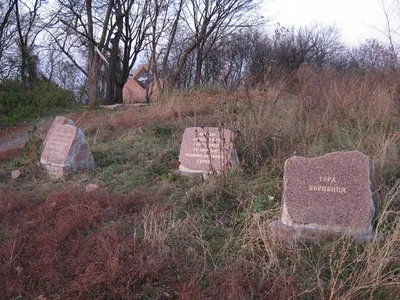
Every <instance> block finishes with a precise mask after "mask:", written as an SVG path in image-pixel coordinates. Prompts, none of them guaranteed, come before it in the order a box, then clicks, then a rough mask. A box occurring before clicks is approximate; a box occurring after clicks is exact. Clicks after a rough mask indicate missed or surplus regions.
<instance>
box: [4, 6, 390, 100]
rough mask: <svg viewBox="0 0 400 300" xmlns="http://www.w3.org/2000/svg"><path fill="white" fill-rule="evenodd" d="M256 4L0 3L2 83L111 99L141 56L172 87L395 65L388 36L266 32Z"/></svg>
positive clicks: (320, 30)
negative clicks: (43, 84)
mask: <svg viewBox="0 0 400 300" xmlns="http://www.w3.org/2000/svg"><path fill="white" fill-rule="evenodd" d="M267 9H268V8H267ZM259 10H260V3H259V2H258V1H257V0H256V1H253V0H166V1H158V0H107V1H106V0H87V1H75V0H55V1H50V2H49V1H44V0H34V1H30V2H29V3H25V2H22V1H21V0H8V1H6V2H5V3H3V4H1V5H0V80H2V81H4V80H5V79H12V80H17V81H18V82H20V83H21V86H23V88H24V89H27V90H31V89H33V88H34V87H35V85H36V84H37V83H38V82H40V81H47V82H54V83H56V84H57V85H58V86H59V87H60V88H62V89H69V90H72V91H73V92H74V94H75V95H76V96H77V98H78V100H79V101H82V102H92V103H94V102H99V103H103V104H112V103H116V102H121V101H122V88H123V85H124V83H125V82H126V81H127V79H128V77H129V74H131V73H132V71H133V68H134V66H137V65H138V64H141V63H147V64H148V65H149V68H150V70H151V73H152V74H153V76H154V77H156V78H162V79H163V80H164V82H166V83H167V84H168V86H169V87H173V88H180V89H192V88H198V87H201V86H213V87H218V88H223V89H228V90H230V89H235V88H239V87H246V88H247V87H251V86H257V85H263V84H265V83H266V82H268V81H269V80H271V79H274V78H277V77H279V76H282V75H285V74H288V71H293V70H297V69H298V68H299V67H300V66H301V65H304V64H308V65H311V66H313V67H317V68H334V69H336V70H356V71H359V72H387V71H390V70H393V69H396V68H397V66H398V55H397V54H398V53H397V51H396V47H395V46H394V43H393V41H392V40H391V39H389V40H388V43H387V44H385V43H382V42H379V41H377V40H367V41H365V43H363V44H361V45H359V46H358V47H355V48H349V47H347V46H345V45H344V44H343V43H342V42H341V39H340V32H339V30H338V29H337V28H335V27H333V26H324V25H319V24H316V25H313V26H309V27H302V28H294V27H283V26H277V27H276V28H275V29H274V30H270V29H266V28H267V27H266V26H265V25H266V22H265V21H264V19H263V18H262V17H260V16H259V14H258V11H259ZM389 37H390V36H389Z"/></svg>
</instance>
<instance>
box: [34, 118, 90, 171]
mask: <svg viewBox="0 0 400 300" xmlns="http://www.w3.org/2000/svg"><path fill="white" fill-rule="evenodd" d="M62 118H63V117H61V118H60V117H57V118H56V120H55V121H54V122H53V124H52V126H51V128H50V130H49V132H48V134H47V135H46V141H45V147H44V150H43V152H42V156H41V158H40V162H41V163H42V165H43V168H44V169H45V170H46V171H47V172H48V173H49V175H50V176H51V177H53V178H59V177H62V176H64V175H66V174H68V173H71V172H77V171H78V170H83V169H88V168H92V167H93V166H94V162H93V156H92V154H91V153H90V151H89V145H88V144H87V143H86V140H85V136H84V135H83V132H82V130H81V129H79V128H77V127H75V126H74V125H71V123H72V124H73V121H71V120H69V119H66V118H64V119H62Z"/></svg>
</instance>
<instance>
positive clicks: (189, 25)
mask: <svg viewBox="0 0 400 300" xmlns="http://www.w3.org/2000/svg"><path fill="white" fill-rule="evenodd" d="M178 7H179V6H178ZM255 7H257V2H255V1H253V0H222V1H220V0H188V1H187V2H185V3H184V4H183V8H182V11H181V12H180V11H179V10H178V12H180V15H181V24H180V25H177V29H175V30H176V31H179V27H180V28H181V32H185V34H183V35H181V38H183V39H181V40H177V39H176V37H177V36H176V35H175V41H174V43H175V44H176V43H178V44H179V45H180V47H181V48H182V46H183V45H185V46H184V49H182V52H181V53H179V54H178V56H176V57H175V58H174V59H173V61H175V67H174V68H170V69H171V70H174V71H173V74H171V75H170V81H171V83H172V84H173V85H175V84H176V83H177V82H178V80H179V76H180V75H181V72H182V70H183V69H184V67H185V65H186V63H187V61H188V59H189V57H190V55H191V54H192V52H193V51H194V50H196V67H195V77H194V83H195V85H198V84H200V83H201V74H202V67H203V62H204V59H205V56H206V53H207V51H208V50H210V48H209V47H210V46H213V45H215V42H216V41H218V40H219V39H220V38H221V37H222V36H223V35H227V34H229V32H231V31H232V30H233V29H234V28H239V27H241V26H247V25H248V24H249V20H248V19H247V18H246V14H248V13H249V12H250V11H252V10H253V9H254V8H255ZM210 39H211V40H210ZM212 40H214V42H212ZM172 47H173V46H172ZM172 47H171V48H172ZM167 54H168V55H170V54H171V51H170V52H168V53H167ZM165 59H166V58H165V57H164V61H165Z"/></svg>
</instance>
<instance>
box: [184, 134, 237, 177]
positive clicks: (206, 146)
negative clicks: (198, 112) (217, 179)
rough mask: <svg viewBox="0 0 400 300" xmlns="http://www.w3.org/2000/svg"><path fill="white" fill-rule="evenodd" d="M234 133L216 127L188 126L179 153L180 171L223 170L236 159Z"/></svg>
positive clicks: (206, 171) (202, 171)
mask: <svg viewBox="0 0 400 300" xmlns="http://www.w3.org/2000/svg"><path fill="white" fill-rule="evenodd" d="M236 159H237V158H236V152H235V150H234V149H233V133H232V131H230V130H228V129H220V128H216V127H190V128H186V130H185V132H184V134H183V138H182V144H181V149H180V153H179V162H180V166H179V169H180V171H182V172H183V173H184V172H188V173H210V172H221V171H224V170H225V169H227V168H228V167H229V166H230V165H232V164H233V163H234V162H233V161H232V160H236Z"/></svg>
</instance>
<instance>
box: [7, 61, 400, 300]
mask: <svg viewBox="0 0 400 300" xmlns="http://www.w3.org/2000/svg"><path fill="white" fill-rule="evenodd" d="M288 78H289V77H286V79H283V80H278V81H276V82H270V83H269V84H268V86H266V87H265V88H264V89H260V90H261V91H247V92H237V93H233V94H226V93H220V94H219V93H203V92H193V93H176V94H173V95H168V96H166V98H164V99H163V100H161V101H160V102H158V103H154V104H153V105H152V106H149V107H138V108H134V109H128V110H121V111H112V112H110V111H105V110H101V111H88V112H85V113H83V114H82V113H79V114H71V115H70V116H69V117H70V118H71V119H73V120H74V121H76V122H77V126H79V127H81V128H82V129H83V130H84V131H85V134H86V135H87V137H88V140H89V141H90V142H91V143H92V144H91V147H92V148H91V149H92V150H93V152H94V155H95V159H97V163H98V167H97V168H96V169H95V170H93V171H92V172H89V173H88V174H78V175H76V176H75V177H74V176H72V177H71V178H67V179H66V180H65V181H60V182H56V183H50V182H48V181H46V180H45V179H44V176H43V177H40V176H36V175H34V174H30V173H29V172H27V175H26V177H24V178H22V179H21V180H20V181H18V182H8V181H7V182H6V183H5V184H1V185H0V228H1V230H0V262H1V267H0V268H1V269H0V294H1V295H5V297H6V298H11V299H13V298H18V297H20V298H26V299H35V298H37V297H42V298H43V297H46V298H47V299H182V300H186V299H271V300H272V299H397V298H399V297H400V293H399V290H400V288H399V287H400V256H399V254H398V249H399V246H400V227H399V224H400V213H399V212H400V186H399V176H400V171H399V170H400V166H399V149H400V148H399V138H400V137H399V130H400V127H399V124H400V122H399V120H400V110H399V106H398V95H397V94H398V86H399V83H398V79H397V78H398V76H397V77H396V76H394V75H393V74H385V75H381V74H364V75H360V74H350V73H348V74H340V73H336V72H334V71H332V70H313V69H310V68H303V69H301V70H299V71H298V72H297V74H294V75H293V77H292V78H290V80H288ZM221 124H223V125H224V126H225V127H226V128H229V129H231V130H233V131H234V132H235V134H236V146H237V148H238V150H239V156H240V161H241V165H240V168H238V169H235V170H232V171H231V172H228V173H227V174H225V176H223V177H217V178H211V179H210V180H208V181H205V182H203V181H201V180H198V179H196V178H181V177H177V176H176V175H175V174H174V171H175V169H174V168H176V167H177V166H176V164H175V162H176V159H177V155H178V148H179V143H180V138H181V135H182V133H183V130H184V129H185V127H186V126H194V125H197V126H201V125H205V126H207V125H221ZM342 150H360V151H363V152H364V153H366V154H367V155H369V157H370V159H371V170H372V172H371V181H372V187H373V194H374V201H375V203H376V208H377V213H376V218H375V220H374V225H375V230H376V233H377V237H379V238H376V239H373V240H372V241H371V242H368V243H365V244H363V245H359V244H357V243H355V242H354V240H352V239H350V238H348V237H341V238H327V239H326V240H321V241H320V242H319V243H315V244H295V243H292V244H291V243H282V242H281V241H279V240H276V239H275V238H274V237H273V235H272V234H271V232H270V231H269V229H268V224H269V222H271V221H272V220H276V219H278V218H279V215H280V197H281V193H282V173H283V164H284V161H285V159H287V158H288V157H290V156H292V155H293V154H294V153H296V154H297V155H304V156H310V157H311V156H317V155H321V154H324V153H328V152H331V151H342ZM11 163H15V164H16V163H17V162H11ZM18 163H20V164H21V166H22V168H23V167H24V165H23V162H18ZM7 167H9V166H7ZM82 177H88V178H89V179H90V181H93V182H99V184H100V186H102V190H101V191H99V192H96V193H90V194H88V193H85V192H84V184H83V183H82V182H80V179H81V178H82ZM31 181H33V182H35V187H33V188H32V185H29V182H31ZM24 185H25V187H24ZM64 185H65V186H64ZM44 190H45V191H44ZM23 191H24V192H23ZM48 191H51V192H48ZM111 191H116V192H115V193H114V192H111ZM39 299H40V298H39Z"/></svg>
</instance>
